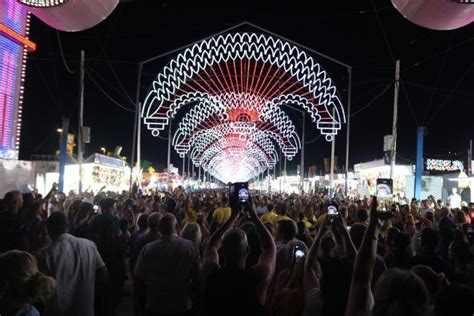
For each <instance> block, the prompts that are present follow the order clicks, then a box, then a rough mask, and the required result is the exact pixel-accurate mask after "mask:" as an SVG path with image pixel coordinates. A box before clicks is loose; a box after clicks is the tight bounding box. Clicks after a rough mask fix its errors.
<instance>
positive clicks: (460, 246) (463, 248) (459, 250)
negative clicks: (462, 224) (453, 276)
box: [451, 240, 473, 263]
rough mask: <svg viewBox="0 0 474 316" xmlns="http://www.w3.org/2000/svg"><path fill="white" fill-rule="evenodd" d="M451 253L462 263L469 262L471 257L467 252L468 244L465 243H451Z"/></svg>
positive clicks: (458, 241)
mask: <svg viewBox="0 0 474 316" xmlns="http://www.w3.org/2000/svg"><path fill="white" fill-rule="evenodd" d="M451 252H452V253H453V255H454V256H455V258H456V259H458V260H459V261H460V262H462V263H467V262H471V261H472V260H473V256H472V253H471V251H470V250H469V244H468V243H466V242H465V241H461V240H457V241H453V242H452V243H451Z"/></svg>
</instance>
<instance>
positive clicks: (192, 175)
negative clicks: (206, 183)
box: [189, 157, 194, 180]
mask: <svg viewBox="0 0 474 316" xmlns="http://www.w3.org/2000/svg"><path fill="white" fill-rule="evenodd" d="M189 160H191V157H189ZM191 179H193V180H194V162H192V161H191Z"/></svg>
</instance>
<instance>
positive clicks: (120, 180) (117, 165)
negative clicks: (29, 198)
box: [48, 154, 130, 193]
mask: <svg viewBox="0 0 474 316" xmlns="http://www.w3.org/2000/svg"><path fill="white" fill-rule="evenodd" d="M58 177H59V174H58V176H57V177H48V178H51V179H58ZM56 181H57V180H56ZM51 185H52V183H51ZM82 188H83V190H84V191H87V190H89V191H90V190H93V191H94V192H97V191H99V190H100V189H103V191H113V192H121V191H123V190H129V188H130V167H128V166H127V165H126V163H125V161H124V160H122V159H118V158H113V157H109V156H105V155H100V154H94V155H92V156H91V157H89V158H88V159H86V160H85V161H84V163H83V164H82ZM78 190H79V165H78V164H70V165H66V167H65V175H64V192H66V193H67V192H70V191H74V192H78Z"/></svg>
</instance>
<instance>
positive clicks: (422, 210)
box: [420, 207, 434, 217]
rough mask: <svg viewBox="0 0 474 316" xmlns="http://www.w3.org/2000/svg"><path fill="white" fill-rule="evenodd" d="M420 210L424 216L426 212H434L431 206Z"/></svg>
mask: <svg viewBox="0 0 474 316" xmlns="http://www.w3.org/2000/svg"><path fill="white" fill-rule="evenodd" d="M420 212H421V216H423V217H426V214H427V213H429V212H431V213H433V214H434V210H433V209H432V208H429V207H426V208H424V207H422V208H420Z"/></svg>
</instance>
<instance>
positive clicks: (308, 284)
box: [303, 216, 329, 294]
mask: <svg viewBox="0 0 474 316" xmlns="http://www.w3.org/2000/svg"><path fill="white" fill-rule="evenodd" d="M328 221H329V217H328V216H326V217H325V218H324V220H323V222H322V223H321V226H320V228H319V230H318V234H317V235H316V238H315V239H314V242H313V244H312V245H311V248H310V249H309V252H308V255H307V256H306V260H305V263H304V274H303V275H304V277H303V291H304V293H305V294H307V293H308V292H309V291H311V290H312V289H314V288H316V287H319V279H318V276H317V275H316V272H315V271H314V267H315V266H316V262H317V258H318V250H319V244H320V243H321V238H322V237H323V236H324V233H326V231H327V226H326V225H327V223H328Z"/></svg>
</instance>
